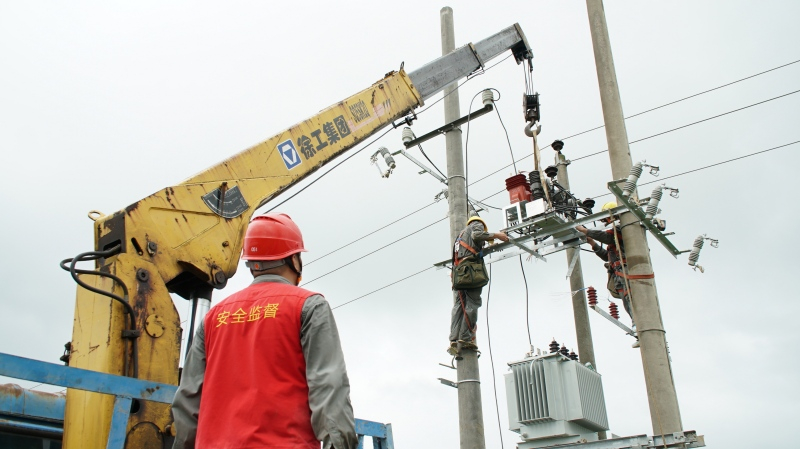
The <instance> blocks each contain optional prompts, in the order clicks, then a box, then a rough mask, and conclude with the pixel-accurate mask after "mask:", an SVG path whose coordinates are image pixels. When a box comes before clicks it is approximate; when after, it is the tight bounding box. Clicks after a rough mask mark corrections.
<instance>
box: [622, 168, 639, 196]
mask: <svg viewBox="0 0 800 449" xmlns="http://www.w3.org/2000/svg"><path fill="white" fill-rule="evenodd" d="M639 176H642V163H641V162H637V163H636V164H634V166H633V167H631V171H630V173H629V174H628V179H627V180H626V181H625V184H624V185H623V186H622V196H623V197H625V198H627V197H629V196H631V193H633V190H634V189H635V188H636V183H637V182H639Z"/></svg>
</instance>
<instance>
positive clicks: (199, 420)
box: [172, 214, 358, 449]
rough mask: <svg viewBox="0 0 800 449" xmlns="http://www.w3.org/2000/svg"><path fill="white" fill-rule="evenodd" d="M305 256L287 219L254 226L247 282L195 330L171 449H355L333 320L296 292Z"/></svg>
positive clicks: (319, 301) (317, 298)
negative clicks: (246, 285)
mask: <svg viewBox="0 0 800 449" xmlns="http://www.w3.org/2000/svg"><path fill="white" fill-rule="evenodd" d="M303 251H305V248H304V246H303V237H302V235H301V234H300V229H299V228H298V227H297V225H296V224H295V223H294V222H293V221H292V219H291V218H289V216H287V215H284V214H267V215H262V216H258V217H255V218H254V219H253V221H252V222H251V223H250V226H249V227H248V229H247V234H246V235H245V238H244V251H243V254H242V259H244V260H245V261H246V262H247V266H248V267H249V268H250V273H251V274H252V275H253V277H254V280H253V283H252V284H250V286H249V287H247V288H245V289H244V290H242V291H240V292H238V293H234V294H233V295H231V296H229V297H228V298H226V299H225V300H223V301H222V302H220V303H219V304H217V305H216V306H214V307H212V308H211V310H209V311H208V314H207V315H206V316H205V319H204V320H203V321H202V322H201V323H200V324H199V326H198V329H197V333H196V334H195V337H194V340H193V343H192V347H191V348H190V349H189V353H188V355H187V356H186V363H185V365H184V368H183V374H182V377H181V383H180V386H179V387H178V391H177V393H176V394H175V399H174V401H173V403H172V413H173V416H174V418H175V429H176V439H175V444H174V446H173V448H180V449H184V448H194V447H197V448H201V449H214V448H231V449H233V448H261V447H263V448H273V447H274V448H281V449H301V448H302V449H312V448H313V449H319V448H320V441H322V443H323V447H324V448H325V449H329V448H335V449H355V448H356V447H357V445H358V439H357V437H356V432H355V420H354V418H353V407H352V405H351V404H350V382H349V380H348V378H347V370H346V368H345V363H344V356H343V354H342V348H341V344H340V342H339V333H338V331H337V329H336V322H335V321H334V319H333V314H332V312H331V309H330V306H329V305H328V303H327V301H326V300H325V298H323V297H322V295H319V294H317V293H314V292H310V291H308V290H304V289H302V288H299V287H297V285H298V283H299V282H300V278H301V273H302V269H303V263H302V260H301V259H300V252H303Z"/></svg>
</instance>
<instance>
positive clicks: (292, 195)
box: [267, 128, 394, 212]
mask: <svg viewBox="0 0 800 449" xmlns="http://www.w3.org/2000/svg"><path fill="white" fill-rule="evenodd" d="M393 129H394V128H389V129H387V130H386V131H384V132H383V134H381V135H380V136H378V137H376V138H374V139H372V141H371V142H369V143H368V144H366V145H364V146H363V147H361V148H359V149H358V150H356V151H354V152H353V153H352V154H350V155H348V156H347V157H346V158H344V159H342V160H341V161H339V163H338V164H336V165H334V166H333V167H331V168H330V169H329V170H328V171H326V172H324V173H323V174H321V175H319V176H318V177H317V178H315V179H314V180H313V181H311V182H309V183H308V184H306V185H305V186H303V188H301V189H300V190H298V191H297V192H294V193H293V194H291V195H290V196H289V197H288V198H286V199H284V200H283V201H281V202H280V203H278V204H276V205H274V206H272V207H271V208H269V209H267V212H272V211H273V210H275V209H277V208H278V207H280V206H282V205H283V204H284V203H286V202H287V201H289V200H291V199H292V198H294V197H296V196H297V195H299V194H300V193H301V192H303V191H304V190H305V189H307V188H309V187H311V186H313V185H314V184H315V183H316V182H317V181H319V180H320V179H322V178H324V177H325V176H326V175H328V174H329V173H330V172H332V171H334V170H336V169H337V168H338V167H339V166H340V165H342V164H344V163H345V162H347V161H349V160H350V159H352V158H353V157H354V156H356V155H357V154H359V153H361V152H362V151H364V150H365V149H367V148H369V147H370V146H371V145H372V144H373V143H375V142H377V141H378V140H380V139H381V138H382V137H383V136H385V135H387V134H389V132H391V131H392V130H393Z"/></svg>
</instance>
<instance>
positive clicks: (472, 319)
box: [447, 215, 508, 356]
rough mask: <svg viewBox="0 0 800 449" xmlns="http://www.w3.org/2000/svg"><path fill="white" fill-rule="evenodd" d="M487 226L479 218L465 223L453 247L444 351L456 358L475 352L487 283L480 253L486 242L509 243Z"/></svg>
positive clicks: (504, 237) (472, 217) (487, 278)
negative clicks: (461, 353)
mask: <svg viewBox="0 0 800 449" xmlns="http://www.w3.org/2000/svg"><path fill="white" fill-rule="evenodd" d="M487 229H488V226H486V222H485V221H483V219H482V218H481V217H479V216H478V215H473V216H471V217H470V218H469V220H467V226H466V228H464V230H462V231H461V232H460V233H459V234H458V238H457V239H456V241H455V243H454V246H453V272H452V280H453V290H454V291H455V292H456V294H455V295H454V296H455V299H454V301H453V309H452V311H451V312H450V346H449V347H448V348H447V352H448V353H449V354H450V355H453V356H455V355H456V354H458V351H459V350H460V349H476V348H477V345H476V344H475V330H476V328H477V321H478V308H479V307H480V306H481V290H483V287H484V286H485V285H486V284H488V283H489V276H488V275H487V273H486V266H485V265H484V263H483V254H482V252H481V250H482V249H483V247H484V245H485V244H486V242H487V241H490V240H494V239H498V240H501V241H503V242H507V241H508V236H507V235H506V234H505V233H502V232H495V233H491V232H487Z"/></svg>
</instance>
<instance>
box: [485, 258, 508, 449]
mask: <svg viewBox="0 0 800 449" xmlns="http://www.w3.org/2000/svg"><path fill="white" fill-rule="evenodd" d="M491 295H492V265H491V264H490V265H489V289H488V291H487V292H486V341H487V343H488V344H489V362H490V363H491V364H492V389H493V390H494V409H495V411H496V412H497V431H498V432H499V433H500V448H501V449H502V448H503V447H504V446H503V426H502V425H501V424H500V406H499V405H498V402H497V377H496V376H495V372H494V356H492V333H491V332H490V331H489V299H491Z"/></svg>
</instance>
